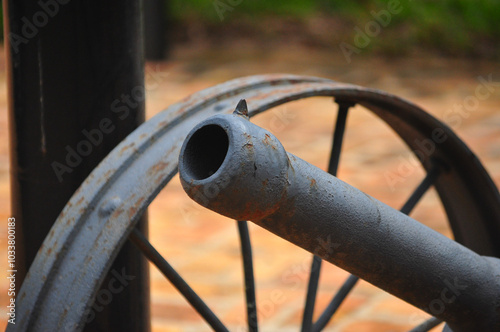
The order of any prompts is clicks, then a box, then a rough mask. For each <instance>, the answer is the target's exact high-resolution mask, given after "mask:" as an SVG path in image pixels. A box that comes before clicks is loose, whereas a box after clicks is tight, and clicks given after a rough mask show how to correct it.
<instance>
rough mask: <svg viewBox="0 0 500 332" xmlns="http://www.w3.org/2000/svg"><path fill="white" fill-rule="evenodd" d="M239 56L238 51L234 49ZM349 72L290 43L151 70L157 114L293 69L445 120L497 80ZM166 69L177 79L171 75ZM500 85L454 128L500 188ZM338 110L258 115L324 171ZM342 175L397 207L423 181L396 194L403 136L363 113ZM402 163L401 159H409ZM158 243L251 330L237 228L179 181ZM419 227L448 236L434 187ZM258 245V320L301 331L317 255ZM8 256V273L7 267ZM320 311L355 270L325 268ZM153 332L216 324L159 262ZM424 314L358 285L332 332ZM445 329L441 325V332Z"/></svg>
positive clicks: (413, 64)
mask: <svg viewBox="0 0 500 332" xmlns="http://www.w3.org/2000/svg"><path fill="white" fill-rule="evenodd" d="M235 50H236V51H235ZM356 60H357V61H353V63H351V64H350V65H347V64H346V63H345V61H344V60H343V59H342V58H335V57H333V56H332V54H329V53H327V52H317V51H314V50H308V49H301V48H299V49H297V48H292V47H291V48H290V49H286V47H285V46H281V47H280V48H278V49H275V50H270V49H269V50H265V52H263V51H262V50H259V49H257V48H253V47H249V46H246V45H239V47H235V48H232V49H231V50H229V49H225V50H216V51H206V50H205V51H202V50H189V49H182V48H179V49H177V50H176V51H175V53H174V54H173V56H172V59H171V60H170V61H169V62H165V63H155V64H153V63H150V64H148V71H147V72H148V73H149V74H148V76H147V83H148V84H147V87H148V92H147V116H148V118H149V117H151V116H153V115H154V114H156V113H157V112H159V111H161V110H162V109H163V108H165V107H166V106H168V105H170V104H172V103H174V102H176V101H178V100H179V99H180V98H182V97H184V96H187V95H188V94H190V93H193V92H196V91H198V90H201V89H203V88H206V87H209V86H212V85H214V84H217V83H219V82H223V81H226V80H228V79H232V78H235V77H239V76H244V75H252V74H258V73H267V72H287V73H295V74H305V75H316V76H322V77H328V78H333V79H336V80H338V81H343V82H349V83H354V84H360V85H364V86H369V87H373V88H379V89H382V90H386V91H388V92H391V93H393V94H396V95H399V96H401V97H404V98H407V99H409V100H411V101H413V102H415V103H417V104H419V105H421V106H422V107H424V109H426V110H428V111H430V112H431V113H432V114H434V115H435V116H437V117H438V118H440V119H443V118H444V117H445V111H446V110H448V109H449V108H450V107H451V106H452V105H453V104H455V103H463V101H464V99H465V98H466V97H467V96H469V95H471V94H473V93H474V89H475V88H476V86H477V85H478V81H477V79H476V77H477V76H478V75H483V76H487V75H488V74H490V73H493V78H494V79H495V80H498V79H499V78H498V77H496V76H495V69H496V68H497V67H496V64H493V63H488V62H475V63H473V62H467V61H460V60H444V59H437V58H430V59H416V58H415V59H391V60H383V59H378V58H375V57H372V58H370V59H368V58H363V57H359V58H357V59H356ZM167 74H168V75H167ZM499 105H500V88H499V87H497V88H496V90H495V92H494V93H493V94H492V95H491V96H490V98H488V99H486V100H482V101H481V102H480V105H479V108H478V110H477V111H474V112H471V113H470V114H468V115H467V118H464V119H463V121H461V122H460V123H455V126H454V129H455V130H456V131H457V132H458V134H459V136H460V137H462V138H463V139H464V140H465V141H466V142H467V144H468V145H469V146H470V147H471V148H472V149H473V150H474V151H475V152H476V154H477V155H478V156H479V158H480V159H481V160H482V162H483V163H484V165H485V166H486V168H487V169H488V171H489V172H490V173H491V174H492V177H493V178H494V180H495V182H496V184H497V185H498V184H500V144H499V139H500V112H499V110H498V107H499ZM6 107H7V105H6V84H5V66H4V62H3V59H2V62H1V66H0V218H1V219H0V220H6V219H7V218H8V216H9V204H10V203H9V202H10V201H9V199H10V198H9V191H8V190H9V187H8V149H7V119H6ZM334 118H335V106H334V105H333V103H332V102H331V100H329V99H327V98H314V99H310V100H307V101H300V102H294V103H290V104H288V105H286V106H282V107H279V108H277V109H276V110H274V111H271V112H267V113H266V114H263V115H260V116H258V117H257V118H255V120H254V121H255V122H256V123H258V124H259V125H261V126H263V127H266V128H268V129H270V130H271V131H273V132H274V134H276V136H277V137H278V138H279V139H280V140H282V142H283V143H284V145H285V147H286V148H287V150H289V151H290V152H292V153H294V154H296V155H298V156H300V157H302V158H303V159H306V160H308V161H310V162H312V163H313V164H315V165H317V166H318V167H321V168H325V166H326V163H327V155H328V151H329V148H330V143H331V133H332V127H333V122H334ZM343 151H344V153H343V155H342V159H341V166H340V170H339V177H340V178H342V179H343V180H345V181H346V182H348V183H351V184H352V185H354V186H356V187H358V188H360V189H362V190H364V191H365V192H367V193H369V194H370V195H373V196H375V197H376V198H378V199H380V200H382V201H384V202H386V203H388V204H390V205H391V206H394V207H399V206H401V205H402V204H403V202H404V200H405V197H407V196H408V195H409V193H410V192H411V190H412V189H413V188H414V187H415V186H416V185H417V184H418V182H419V180H420V179H421V177H422V175H423V172H422V171H421V170H420V169H415V170H414V172H413V174H411V176H409V177H408V178H407V179H406V180H405V181H404V182H403V183H401V184H398V185H396V186H395V188H394V190H391V188H389V187H388V185H387V182H386V180H385V178H384V176H383V173H384V171H386V170H396V169H397V167H398V166H399V165H401V162H402V160H404V158H407V156H408V152H407V150H406V148H405V146H404V145H403V144H402V143H401V141H400V140H399V139H398V138H397V137H396V136H395V135H394V134H393V133H392V132H391V131H390V130H388V128H387V127H386V126H385V125H384V124H382V123H380V121H378V120H376V118H375V117H374V116H373V115H371V114H369V113H367V112H366V111H364V110H363V109H362V108H360V107H356V108H354V109H353V110H352V111H351V112H350V114H349V118H348V131H347V134H346V138H345V144H344V150H343ZM401 158H403V159H401ZM149 214H150V234H151V236H150V237H151V242H152V243H153V244H154V245H155V246H157V248H158V249H159V251H160V252H161V253H162V254H163V255H165V257H166V258H167V259H168V260H169V261H170V262H171V264H172V265H173V266H174V267H175V268H176V269H178V271H179V272H180V273H181V274H182V275H183V276H184V277H185V279H186V280H187V281H188V282H189V283H190V284H191V285H192V287H193V288H194V289H195V290H196V291H197V292H198V293H199V294H200V296H201V297H202V298H203V299H204V300H205V301H206V302H207V304H208V305H209V306H210V307H211V308H212V309H213V310H214V311H215V312H216V313H217V315H218V316H219V317H220V318H221V319H222V320H223V322H225V323H226V324H228V325H229V327H230V328H231V330H234V331H244V330H245V329H244V321H245V311H244V299H243V296H242V295H243V287H242V283H241V281H242V271H241V261H240V259H239V247H238V241H237V234H236V225H235V223H234V221H231V220H228V219H226V218H223V217H220V216H218V215H216V214H215V213H212V212H210V211H206V210H204V209H203V208H201V207H198V206H197V205H196V204H195V203H193V202H191V201H189V200H188V199H187V197H186V195H185V194H184V192H183V191H182V188H181V187H180V184H179V181H178V178H177V177H176V178H174V179H173V180H172V182H171V183H170V184H169V185H168V186H167V188H166V189H165V190H163V191H162V192H161V193H160V195H159V196H158V198H157V199H156V200H155V201H154V202H153V204H152V205H151V207H150V209H149ZM412 216H413V217H414V218H416V219H417V220H421V221H422V222H424V223H425V224H427V225H429V226H431V227H433V228H435V229H437V230H439V231H440V232H442V233H444V234H447V235H450V231H449V229H448V228H447V226H446V222H445V219H444V214H443V211H442V208H441V206H440V205H439V203H438V201H437V196H436V194H435V192H434V191H431V192H429V193H428V194H427V195H426V196H425V197H424V199H423V200H422V201H421V202H420V204H419V205H418V207H417V209H416V210H415V212H414V213H413V214H412ZM250 232H251V237H252V242H253V244H254V256H255V272H256V276H257V290H258V292H257V299H258V302H259V305H260V307H259V320H260V322H261V324H262V330H263V331H296V330H298V326H299V325H300V320H301V308H302V307H303V303H304V288H305V286H306V284H307V278H308V276H307V270H308V267H309V265H310V255H309V254H307V253H306V252H304V251H303V250H302V249H299V248H296V247H294V246H293V245H291V244H289V243H287V242H286V241H284V240H282V239H280V238H277V237H275V236H273V235H271V234H269V233H268V232H266V231H264V230H262V229H260V228H258V227H256V226H254V225H250ZM5 238H6V227H1V228H0V256H1V257H6V256H5V248H6V246H5ZM5 263H6V262H4V260H0V270H3V271H5ZM324 265H325V266H324V270H323V273H322V275H321V284H320V289H319V293H318V305H317V309H318V310H317V312H316V313H315V314H316V315H318V313H319V310H320V309H321V308H323V307H324V306H325V305H326V303H327V302H328V301H329V299H330V298H331V296H332V294H333V292H334V291H335V290H336V289H337V288H338V287H339V285H340V284H341V283H342V281H343V280H344V279H345V278H346V277H347V275H348V274H347V273H346V272H345V271H342V270H340V269H338V268H336V267H334V266H331V265H329V264H324ZM151 280H152V297H151V298H152V314H153V321H152V323H153V330H154V331H204V330H209V328H208V327H207V325H206V324H204V322H203V321H202V320H201V319H200V318H199V317H198V316H197V315H196V314H195V313H194V312H193V310H192V309H191V308H190V307H189V305H187V304H186V303H185V301H184V300H183V298H182V297H181V296H180V295H178V294H177V292H176V291H175V290H174V289H173V287H172V286H170V284H169V283H168V282H167V281H165V280H164V279H163V277H162V276H161V274H160V273H159V272H158V271H157V270H156V269H155V268H154V267H151ZM6 293H7V285H6V282H5V279H2V281H1V282H0V301H1V302H0V303H1V307H0V313H1V314H2V315H1V316H0V319H1V321H0V328H3V326H5V323H6V322H5V316H6V315H5V304H6V301H7V296H6ZM425 317H426V315H425V314H423V313H422V311H420V310H418V309H415V308H413V307H412V306H410V305H408V304H405V303H404V302H402V301H400V300H398V299H396V298H394V297H392V296H391V295H389V294H386V293H384V292H382V291H380V290H378V289H377V288H375V287H374V286H372V285H370V284H368V283H366V282H360V283H359V284H358V286H357V287H356V288H355V290H354V291H353V293H352V295H351V296H349V298H348V299H347V301H346V303H345V304H344V305H343V306H342V307H341V308H340V310H339V312H338V315H337V316H336V317H335V318H334V320H333V322H331V323H330V324H329V326H328V331H339V332H340V331H342V332H346V331H355V332H363V331H384V332H385V331H406V330H408V329H409V328H410V327H411V326H412V324H416V323H418V322H420V321H422V320H423V319H425ZM434 331H440V328H437V329H434Z"/></svg>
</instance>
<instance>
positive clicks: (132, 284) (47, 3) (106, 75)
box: [4, 0, 149, 331]
mask: <svg viewBox="0 0 500 332" xmlns="http://www.w3.org/2000/svg"><path fill="white" fill-rule="evenodd" d="M141 2H142V1H141V0H102V1H86V0H41V1H32V0H4V13H5V19H6V23H5V28H6V29H5V41H6V42H7V43H8V45H7V47H6V51H7V59H8V64H7V66H8V69H9V103H10V104H9V125H10V139H11V141H10V142H11V182H12V186H11V188H12V202H13V204H12V214H13V217H15V218H16V234H17V238H18V240H19V241H21V242H20V243H19V242H18V246H17V253H16V254H17V269H18V275H17V277H18V278H17V281H20V280H22V279H23V278H24V276H25V274H26V271H27V269H28V268H29V265H30V264H31V262H32V261H33V259H34V257H35V255H36V252H37V250H38V248H39V246H40V245H41V243H42V241H43V239H44V238H45V236H46V234H47V233H48V232H49V230H50V227H51V225H52V224H53V222H54V221H55V219H56V218H57V216H58V215H59V213H60V211H61V210H62V208H63V207H64V205H65V204H66V202H67V201H68V200H69V198H70V197H71V195H72V194H73V193H74V191H75V190H76V189H77V188H78V186H79V185H80V184H81V183H82V182H83V180H84V179H85V178H86V177H87V176H88V175H89V173H90V172H91V171H92V170H93V169H94V167H96V166H97V164H98V163H99V162H100V161H101V160H102V159H103V158H104V157H105V156H106V155H107V154H108V152H110V151H111V150H112V149H113V147H114V146H116V145H117V144H118V143H119V142H120V141H121V140H123V139H124V138H125V137H126V136H127V134H128V133H130V132H131V131H133V130H134V129H135V128H136V127H137V126H138V125H139V124H141V123H142V122H143V121H144V59H143V58H144V56H143V41H142V38H143V37H142V36H143V31H142V24H143V22H142V15H141V13H142V12H141V11H142V8H141ZM138 227H140V228H141V230H142V231H143V232H145V233H147V220H146V217H143V219H142V221H141V222H140V224H139V226H138ZM111 270H115V271H116V272H117V273H119V274H122V273H124V274H126V275H127V276H133V280H130V279H132V277H129V278H128V281H129V282H127V285H126V287H124V290H123V291H122V292H121V293H119V294H113V298H112V299H111V302H109V303H107V302H108V300H109V299H108V298H106V300H105V301H101V302H100V303H96V305H97V307H95V308H94V311H95V312H96V313H98V314H97V316H96V317H95V318H91V319H89V321H90V320H91V323H90V324H89V325H88V327H87V330H88V331H147V330H149V277H148V270H147V264H146V262H145V260H144V259H143V258H142V256H141V255H140V253H139V252H138V251H137V250H136V248H135V247H134V246H132V245H130V244H129V243H127V244H126V245H125V247H124V249H123V251H122V252H121V253H120V254H119V256H118V257H117V259H116V261H115V263H114V265H113V266H112V267H111ZM116 272H115V273H116ZM103 285H104V286H103V288H106V287H107V286H106V285H108V283H107V282H105V283H104V284H103ZM19 286H20V282H18V285H17V287H18V288H19ZM108 293H109V291H108ZM98 294H99V293H98ZM103 302H105V305H104V304H103ZM89 318H90V317H89Z"/></svg>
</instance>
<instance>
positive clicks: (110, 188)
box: [8, 75, 500, 331]
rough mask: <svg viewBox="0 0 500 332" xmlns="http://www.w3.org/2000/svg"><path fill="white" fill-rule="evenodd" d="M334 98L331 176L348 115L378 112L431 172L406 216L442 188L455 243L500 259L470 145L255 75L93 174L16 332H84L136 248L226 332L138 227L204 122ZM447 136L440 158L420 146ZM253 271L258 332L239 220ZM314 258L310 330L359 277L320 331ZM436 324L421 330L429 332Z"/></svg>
mask: <svg viewBox="0 0 500 332" xmlns="http://www.w3.org/2000/svg"><path fill="white" fill-rule="evenodd" d="M312 96H329V97H334V98H335V100H336V101H337V103H338V104H339V112H338V115H337V123H336V129H335V133H334V139H333V148H332V153H331V158H330V166H329V171H330V173H332V174H335V173H336V169H337V165H338V161H339V155H340V150H341V144H342V136H343V132H344V128H345V121H346V116H347V112H348V109H349V107H350V106H351V105H353V104H359V105H362V106H364V107H365V108H367V109H368V110H370V111H372V112H373V113H375V114H376V115H377V116H379V117H380V118H381V119H382V120H383V121H385V122H386V123H387V124H388V125H389V126H391V127H392V129H393V130H394V131H395V132H396V133H397V134H398V135H399V136H400V137H401V138H402V139H403V141H404V142H405V143H406V144H407V145H408V147H409V148H410V149H411V150H412V151H413V152H414V153H415V154H416V155H417V156H418V157H419V158H420V161H421V163H422V165H423V167H424V169H425V170H426V172H427V175H426V176H425V178H424V179H423V181H422V183H421V184H420V185H419V186H418V188H417V189H416V190H415V191H414V192H413V194H412V195H411V196H410V198H409V200H408V201H407V203H406V204H405V205H404V206H403V208H402V211H404V212H405V213H408V212H409V211H410V210H411V209H412V208H413V206H415V204H416V203H417V202H418V200H419V198H420V197H421V196H422V195H423V194H424V193H425V191H426V190H427V189H428V188H429V187H430V186H431V185H434V186H435V188H436V190H437V192H438V194H439V197H440V199H441V201H442V203H443V206H444V208H445V211H446V214H447V216H448V220H449V223H450V226H451V229H452V231H453V234H454V237H455V240H456V241H458V242H460V243H462V244H464V245H465V246H467V247H469V248H470V249H472V250H474V251H476V252H477V253H479V254H481V255H488V256H495V257H499V256H500V243H499V242H498V241H495V239H496V238H497V237H498V235H499V234H500V225H499V223H498V222H499V221H500V204H499V203H500V196H499V193H498V190H497V188H496V187H495V185H494V184H493V182H492V180H491V179H490V177H489V176H488V174H487V173H486V171H485V170H484V168H483V167H482V165H481V164H480V162H479V161H478V159H477V158H476V157H475V156H474V154H473V153H472V152H471V151H470V150H469V149H468V148H467V147H466V146H465V144H464V143H463V142H462V141H461V140H460V139H459V138H458V137H457V136H456V135H455V134H454V133H453V132H452V131H451V130H450V129H449V128H448V127H447V126H446V125H444V124H442V123H441V122H439V121H438V120H436V119H435V118H433V117H432V116H430V115H429V114H427V113H425V112H424V111H422V110H421V109H420V108H419V107H417V106H415V105H413V104H411V103H409V102H407V101H405V100H403V99H400V98H397V97H395V96H392V95H389V94H387V93H384V92H381V91H377V90H373V89H366V88H362V87H358V86H354V85H348V84H343V83H337V82H334V81H331V80H326V79H320V78H315V77H301V76H291V75H266V76H252V77H246V78H241V79H236V80H233V81H229V82H226V83H223V84H220V85H217V86H215V87H212V88H208V89H206V90H203V91H200V92H198V93H195V94H193V95H191V96H190V97H188V98H187V99H185V100H183V101H181V102H179V103H177V104H174V105H172V106H170V107H169V108H168V109H166V110H165V111H163V112H162V113H160V114H158V115H157V116H155V117H153V118H152V119H151V120H149V121H147V122H146V123H144V124H143V125H142V126H140V127H139V128H138V129H137V130H135V131H134V132H133V133H132V134H130V135H129V136H128V137H127V138H126V139H125V140H124V141H123V142H121V143H120V144H119V145H118V146H117V147H116V148H115V149H114V150H113V151H112V152H111V153H110V154H109V155H108V156H107V157H106V158H105V159H104V160H103V161H102V162H101V164H100V165H99V166H98V167H97V168H96V169H94V171H93V172H92V173H91V174H90V175H89V177H88V178H87V179H86V180H85V182H84V183H83V184H82V185H81V187H80V188H79V189H78V191H77V192H75V194H74V195H73V197H72V198H71V200H70V201H69V202H68V204H67V205H66V207H65V208H64V210H63V211H62V212H61V214H60V215H59V217H58V219H57V221H56V222H55V224H54V226H53V227H52V230H51V231H50V233H49V235H48V236H47V238H46V239H45V241H44V243H43V246H42V249H41V250H40V251H39V252H38V255H37V256H36V259H35V261H34V263H33V265H32V266H31V268H30V270H29V272H28V275H27V277H26V279H25V282H24V284H23V285H22V288H21V291H20V293H19V296H18V300H17V305H18V307H17V313H18V316H19V317H22V318H23V319H22V320H21V321H20V322H19V323H18V324H16V325H9V327H8V330H20V331H56V330H57V331H58V330H81V329H82V328H83V326H84V321H85V313H86V310H87V309H88V308H90V306H91V305H92V302H93V299H94V297H95V296H96V293H97V291H98V289H99V287H100V284H101V283H102V281H103V279H104V277H105V275H106V273H107V272H108V269H109V267H110V265H111V263H112V261H113V259H114V257H115V256H116V255H117V253H118V251H119V249H120V247H121V246H122V245H123V243H124V242H125V241H127V239H130V240H132V241H133V242H134V243H135V244H136V245H137V246H138V247H139V248H140V249H141V250H142V251H143V253H144V254H145V255H146V256H147V257H148V259H149V260H151V261H152V262H153V263H154V264H155V265H156V266H157V267H158V268H159V269H160V270H161V271H162V273H163V274H164V275H165V276H166V277H167V278H168V279H169V280H170V281H171V282H172V283H173V284H174V286H175V287H177V288H178V290H179V291H180V292H181V293H182V294H183V295H184V297H186V299H187V300H188V301H189V302H190V304H191V305H192V306H193V307H194V308H195V309H196V310H197V311H198V312H199V313H200V315H201V316H202V317H203V318H204V319H205V320H206V321H207V323H208V324H209V325H210V326H211V327H212V328H213V329H214V330H217V331H225V330H227V329H226V327H225V326H224V325H223V323H222V322H221V321H220V320H219V319H218V318H217V316H216V315H215V314H214V313H213V312H212V311H211V310H210V309H209V308H208V307H207V306H206V305H205V304H204V302H203V301H202V300H201V299H200V298H199V296H198V295H197V294H196V293H195V292H194V291H193V290H192V289H191V288H190V287H189V286H188V285H187V284H186V283H185V282H184V280H183V279H182V278H181V277H180V276H179V275H178V274H177V273H176V271H175V270H174V269H173V268H172V267H171V266H170V265H169V264H168V262H167V261H166V260H165V259H164V258H163V257H162V256H161V255H160V254H159V253H158V252H157V251H156V250H155V249H154V247H153V246H152V245H151V244H150V243H149V242H148V241H147V240H146V238H145V237H144V236H143V235H142V234H140V233H139V232H138V231H137V230H135V229H134V226H135V224H136V222H137V220H138V219H139V217H140V216H141V215H142V213H143V212H144V211H145V209H146V208H147V206H148V205H149V204H150V203H151V201H152V200H153V199H154V197H155V196H156V195H157V194H158V192H159V191H160V190H161V189H162V188H163V187H164V186H165V185H166V184H167V183H168V182H169V181H170V180H171V179H172V177H173V176H174V175H175V173H176V172H177V160H178V155H179V150H180V147H181V144H182V142H183V140H184V139H185V137H186V135H187V134H188V132H189V130H190V129H191V128H192V127H194V125H195V124H197V123H199V122H200V121H201V120H203V119H205V118H207V117H209V116H212V115H214V114H219V113H231V112H232V111H233V109H234V106H235V105H236V104H237V102H238V100H239V99H241V98H245V99H246V100H247V101H248V103H249V106H250V116H253V115H256V114H258V113H261V112H264V111H266V110H268V109H270V108H272V107H275V106H278V105H281V104H284V103H286V102H289V101H292V100H298V99H302V98H306V97H312ZM436 130H439V135H440V136H443V135H445V136H446V139H445V140H443V141H440V142H439V143H437V142H436V146H435V147H436V148H435V149H434V151H432V153H429V151H426V150H425V149H422V146H421V144H418V143H417V142H421V141H422V140H424V139H428V138H432V137H433V136H432V135H437V134H436ZM238 227H239V231H240V239H241V244H242V246H241V247H242V255H243V262H244V268H245V282H246V296H247V311H248V326H249V330H250V331H256V330H257V327H256V326H257V324H256V323H257V321H256V314H255V313H256V307H255V293H254V286H253V271H252V258H251V246H250V240H249V236H248V229H247V225H246V223H245V222H243V221H240V222H238ZM320 264H321V261H320V260H319V259H317V258H315V259H314V260H313V265H314V268H313V269H312V271H313V273H312V274H311V276H310V280H309V287H308V293H307V301H306V305H305V309H304V319H303V324H302V327H303V330H305V331H311V330H313V331H316V330H320V329H321V328H323V327H324V326H325V325H326V324H327V322H328V321H329V319H330V317H331V315H332V314H333V313H334V312H335V310H336V308H338V306H339V305H340V303H341V302H342V300H343V299H344V298H345V297H346V295H347V294H348V293H349V291H350V289H352V287H353V286H354V284H355V283H356V281H357V278H356V277H354V276H351V277H349V278H348V280H347V281H346V283H345V284H344V285H343V286H342V287H341V288H340V290H339V292H338V293H337V294H336V295H335V296H334V297H333V299H332V301H331V303H330V304H329V305H328V306H327V308H326V309H325V311H324V313H323V314H322V315H321V316H320V318H319V319H318V320H317V321H316V322H314V323H313V321H312V312H313V309H314V301H315V297H316V289H317V284H318V275H319V265H320ZM438 323H439V321H437V320H436V319H431V320H429V321H427V322H425V323H424V324H422V325H421V326H419V327H417V328H416V329H415V331H417V330H418V331H427V330H428V329H430V328H432V327H433V326H435V325H437V324H438Z"/></svg>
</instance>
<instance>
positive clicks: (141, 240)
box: [129, 228, 228, 332]
mask: <svg viewBox="0 0 500 332" xmlns="http://www.w3.org/2000/svg"><path fill="white" fill-rule="evenodd" d="M129 238H130V240H131V241H132V242H133V243H134V244H135V245H136V246H137V247H138V248H139V249H140V250H141V251H142V252H143V253H144V255H145V256H146V257H147V258H148V259H149V260H150V261H151V263H153V264H154V265H156V267H157V268H158V269H159V270H160V271H161V272H162V273H163V275H164V276H165V277H166V278H167V279H168V280H169V281H170V282H171V283H172V285H174V287H175V288H177V289H178V290H179V292H180V293H181V294H182V295H183V296H184V297H185V298H186V300H187V301H188V302H189V303H190V304H191V305H192V306H193V308H194V309H195V310H196V311H197V312H198V313H199V314H200V315H201V316H202V317H203V319H205V321H206V322H207V323H208V324H209V325H210V326H211V327H212V328H213V329H214V330H215V331H224V332H225V331H228V329H227V328H226V327H225V326H224V324H222V322H221V321H220V320H219V318H217V316H215V314H214V313H213V312H212V310H210V308H209V307H208V306H207V305H206V304H205V302H203V300H202V299H201V298H200V297H199V296H198V294H196V292H195V291H194V290H193V289H192V288H191V287H189V285H188V284H187V283H186V282H185V281H184V279H182V277H181V276H180V275H179V274H178V273H177V272H176V271H175V270H174V268H173V267H172V266H171V265H170V264H169V263H168V262H167V261H166V260H165V258H163V257H162V256H161V255H160V253H159V252H158V251H157V250H156V249H155V248H154V247H153V246H152V245H151V243H149V241H148V240H147V239H146V238H145V237H144V235H142V234H141V232H139V231H138V230H137V229H135V228H134V229H133V230H132V232H131V233H130V235H129Z"/></svg>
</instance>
